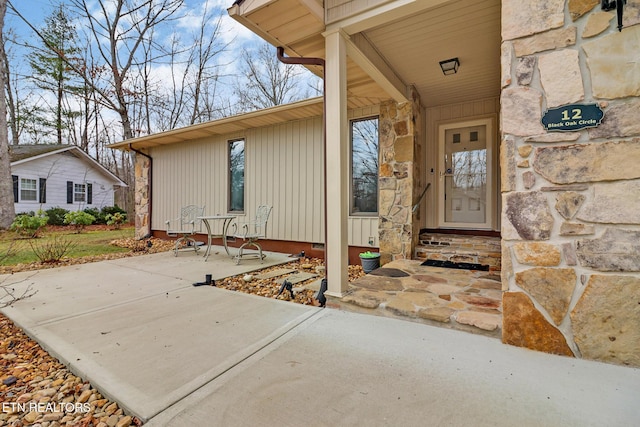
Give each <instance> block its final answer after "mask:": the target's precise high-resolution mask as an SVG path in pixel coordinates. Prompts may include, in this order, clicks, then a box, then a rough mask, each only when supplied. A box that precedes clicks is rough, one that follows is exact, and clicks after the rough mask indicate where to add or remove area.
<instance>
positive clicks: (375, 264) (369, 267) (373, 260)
mask: <svg viewBox="0 0 640 427" xmlns="http://www.w3.org/2000/svg"><path fill="white" fill-rule="evenodd" d="M360 263H361V264H362V270H363V271H364V272H365V273H367V274H369V273H370V272H372V271H373V270H375V269H376V268H379V267H380V254H379V253H378V252H371V251H366V252H362V253H360Z"/></svg>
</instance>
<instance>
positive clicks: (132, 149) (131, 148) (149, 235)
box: [129, 144, 153, 240]
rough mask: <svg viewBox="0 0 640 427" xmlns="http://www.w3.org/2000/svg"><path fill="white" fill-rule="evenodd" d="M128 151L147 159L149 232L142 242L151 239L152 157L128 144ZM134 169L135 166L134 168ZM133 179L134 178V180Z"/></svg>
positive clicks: (142, 238)
mask: <svg viewBox="0 0 640 427" xmlns="http://www.w3.org/2000/svg"><path fill="white" fill-rule="evenodd" d="M129 150H131V151H133V152H134V153H136V154H140V155H141V156H144V157H146V158H147V159H149V178H148V179H149V232H148V233H147V234H146V235H144V236H142V237H141V238H140V240H144V239H148V238H149V237H151V236H152V235H153V232H152V231H151V208H152V207H153V204H152V203H151V194H152V192H151V189H152V187H151V186H152V185H153V179H152V178H153V157H151V156H150V155H148V154H146V153H143V152H142V151H139V150H136V149H135V148H133V144H129ZM134 168H135V166H134ZM134 179H135V178H134ZM133 187H134V189H135V182H134V186H133Z"/></svg>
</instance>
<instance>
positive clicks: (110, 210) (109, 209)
mask: <svg viewBox="0 0 640 427" xmlns="http://www.w3.org/2000/svg"><path fill="white" fill-rule="evenodd" d="M115 214H121V215H124V217H125V221H126V218H127V211H125V210H124V209H121V208H120V207H119V206H118V205H114V206H105V207H103V208H102V209H101V210H100V216H101V217H102V218H103V220H104V224H109V219H108V218H107V217H108V216H109V215H115Z"/></svg>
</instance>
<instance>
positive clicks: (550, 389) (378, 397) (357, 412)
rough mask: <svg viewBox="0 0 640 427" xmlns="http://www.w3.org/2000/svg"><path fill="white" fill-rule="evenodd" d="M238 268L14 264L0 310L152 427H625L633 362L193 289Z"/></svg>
mask: <svg viewBox="0 0 640 427" xmlns="http://www.w3.org/2000/svg"><path fill="white" fill-rule="evenodd" d="M289 260H290V258H289V257H288V256H287V255H285V254H275V253H269V255H268V257H267V259H266V260H265V263H264V264H260V263H259V262H258V261H246V262H244V261H243V262H242V263H241V264H240V265H238V266H236V265H235V263H234V262H233V261H231V260H229V259H228V258H226V257H222V256H219V255H214V256H212V257H211V258H210V259H209V261H207V262H205V261H204V260H203V259H202V257H196V256H193V255H190V254H186V253H185V254H180V255H179V256H178V257H177V258H175V257H173V255H172V254H169V253H161V254H155V255H145V256H140V257H135V258H126V259H119V260H112V261H103V262H98V263H94V264H84V265H76V266H71V267H65V268H58V269H51V270H41V271H38V272H35V273H34V272H25V273H18V274H14V275H13V276H12V277H11V280H12V281H13V282H17V281H19V280H22V279H25V281H24V282H21V283H19V284H17V285H16V287H24V286H27V285H29V284H32V286H33V288H34V289H36V290H37V291H38V292H37V294H35V295H34V296H32V297H31V298H28V299H25V300H22V301H19V302H17V303H16V304H14V306H12V307H7V308H5V309H3V310H2V311H3V313H4V314H5V315H7V316H8V317H10V318H11V319H12V320H13V321H14V322H16V323H17V324H18V325H19V326H21V327H22V328H24V329H25V330H26V332H27V333H28V334H29V335H31V336H32V337H34V338H35V339H36V340H37V341H38V342H40V343H41V345H42V346H43V347H44V348H45V349H47V350H48V351H49V352H50V353H51V354H53V355H54V356H56V357H58V358H59V359H60V360H61V361H62V362H63V363H65V364H66V365H68V366H69V367H70V369H71V370H73V371H74V372H76V373H77V374H79V375H81V376H82V377H84V378H85V379H88V380H90V381H91V382H92V383H93V385H94V386H95V387H97V388H98V389H99V390H100V391H101V392H102V393H103V394H104V395H106V396H108V397H110V398H112V399H114V400H116V401H117V402H118V403H119V404H120V405H121V407H123V408H125V409H126V410H127V411H129V412H130V413H131V414H133V415H135V416H138V417H140V418H141V419H142V420H145V421H147V424H146V425H149V426H193V425H220V426H250V425H291V426H298V425H319V426H323V425H327V426H329V425H331V426H334V425H345V426H346V425H407V426H410V425H416V426H418V425H420V426H422V425H450V426H462V425H474V426H513V425H519V426H551V425H562V426H581V427H582V426H602V425H607V426H628V425H635V424H637V421H638V420H639V419H640V407H639V406H638V405H637V396H639V395H640V370H639V369H633V368H625V367H620V366H614V365H607V364H602V363H595V362H589V361H585V360H577V359H572V358H566V357H559V356H551V355H548V354H542V353H537V352H533V351H529V350H526V349H521V348H515V347H510V346H506V345H503V344H501V343H500V342H499V341H498V340H496V339H493V338H489V337H485V336H480V335H474V334H468V333H464V332H460V331H453V330H448V329H443V328H435V327H432V326H429V325H423V324H418V323H413V322H406V321H401V320H398V319H392V318H386V317H380V316H370V315H363V314H358V313H351V312H345V311H342V310H335V309H321V308H317V307H310V306H302V305H298V304H292V303H287V302H284V301H278V300H273V299H267V298H261V297H256V296H252V295H245V294H241V293H236V292H231V291H226V290H223V289H217V288H214V287H208V286H202V287H193V286H192V283H194V282H197V281H202V280H203V279H204V275H205V274H208V273H209V274H212V275H213V278H214V279H219V278H221V277H225V276H229V275H234V274H241V273H244V272H246V271H250V270H254V269H260V268H264V267H266V266H268V265H275V264H278V263H283V262H287V261H289Z"/></svg>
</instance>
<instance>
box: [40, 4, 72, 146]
mask: <svg viewBox="0 0 640 427" xmlns="http://www.w3.org/2000/svg"><path fill="white" fill-rule="evenodd" d="M40 34H41V35H42V37H43V39H42V40H41V43H42V44H43V46H42V47H41V48H35V50H34V51H33V52H32V53H31V54H30V55H29V64H30V65H31V69H32V70H33V77H32V78H33V80H34V82H35V84H36V85H37V86H38V87H39V88H40V89H43V90H46V91H49V92H51V93H53V94H54V99H55V102H54V103H53V104H52V105H51V108H50V112H51V113H53V117H54V118H53V120H51V119H48V120H47V121H46V122H47V124H48V125H49V126H51V127H54V128H55V129H56V133H57V143H58V144H62V135H63V131H64V130H65V129H68V127H69V125H68V121H69V119H72V118H73V117H75V116H77V115H78V114H79V112H77V111H73V109H72V107H71V105H72V104H73V103H71V102H69V98H68V96H69V94H73V93H77V92H78V91H79V90H80V88H79V87H78V86H77V81H78V76H77V75H76V74H75V73H74V71H73V70H72V68H71V67H70V66H69V63H77V62H80V59H79V57H80V48H79V47H78V46H77V32H76V29H75V27H74V25H73V24H72V23H71V19H70V16H69V15H68V13H67V11H66V9H65V8H64V5H63V4H60V5H58V7H57V8H56V9H55V10H54V11H53V12H52V13H51V15H49V16H47V18H45V26H44V27H43V28H42V29H41V32H40ZM78 68H80V67H78ZM74 83H76V85H74Z"/></svg>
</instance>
